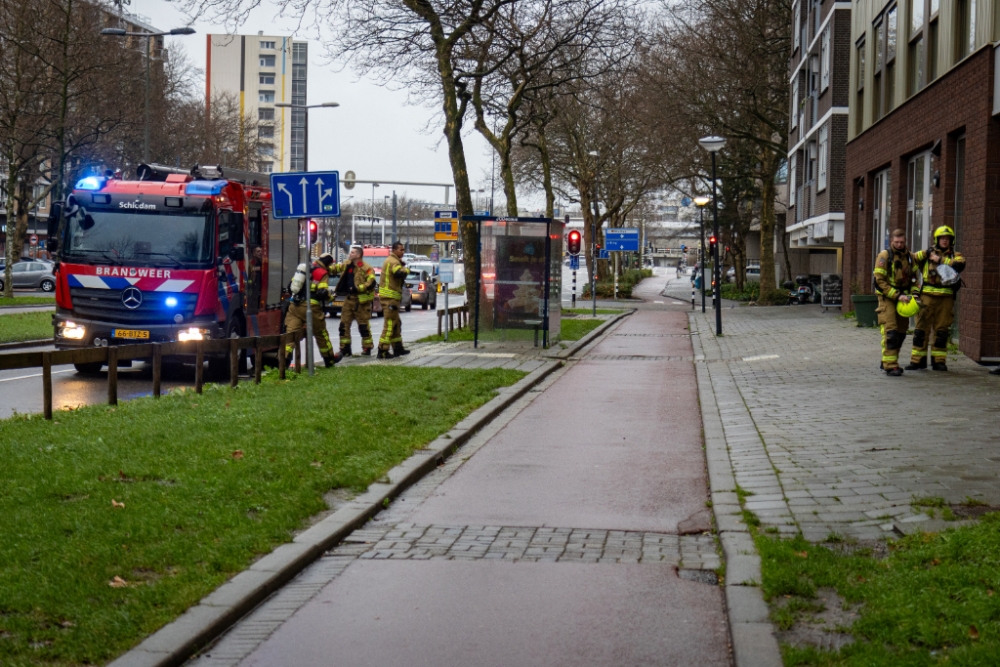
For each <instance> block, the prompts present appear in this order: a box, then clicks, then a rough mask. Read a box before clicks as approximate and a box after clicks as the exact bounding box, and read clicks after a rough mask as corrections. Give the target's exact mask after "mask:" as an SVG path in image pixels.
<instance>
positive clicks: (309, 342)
mask: <svg viewBox="0 0 1000 667" xmlns="http://www.w3.org/2000/svg"><path fill="white" fill-rule="evenodd" d="M299 221H300V222H301V223H302V232H303V233H304V234H305V246H306V262H305V264H306V367H307V368H308V369H309V375H314V374H315V367H314V366H313V310H312V268H311V267H310V265H309V220H308V219H306V218H300V219H299Z"/></svg>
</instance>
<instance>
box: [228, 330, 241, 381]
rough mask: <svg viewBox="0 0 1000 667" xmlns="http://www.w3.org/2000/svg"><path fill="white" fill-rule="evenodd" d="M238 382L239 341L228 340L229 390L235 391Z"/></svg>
mask: <svg viewBox="0 0 1000 667" xmlns="http://www.w3.org/2000/svg"><path fill="white" fill-rule="evenodd" d="M239 382H240V340H239V339H238V338H230V339H229V388H230V389H236V386H237V385H238V384H239Z"/></svg>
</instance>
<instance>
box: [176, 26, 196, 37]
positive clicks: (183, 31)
mask: <svg viewBox="0 0 1000 667" xmlns="http://www.w3.org/2000/svg"><path fill="white" fill-rule="evenodd" d="M170 34H171V35H193V34H194V28H192V27H191V26H189V25H186V26H184V27H183V28H174V29H172V30H171V31H170Z"/></svg>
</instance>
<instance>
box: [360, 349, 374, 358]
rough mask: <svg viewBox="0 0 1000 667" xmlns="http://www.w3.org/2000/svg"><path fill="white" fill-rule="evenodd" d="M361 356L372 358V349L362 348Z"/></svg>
mask: <svg viewBox="0 0 1000 667" xmlns="http://www.w3.org/2000/svg"><path fill="white" fill-rule="evenodd" d="M361 356H363V357H370V356H372V349H371V348H370V347H363V348H361Z"/></svg>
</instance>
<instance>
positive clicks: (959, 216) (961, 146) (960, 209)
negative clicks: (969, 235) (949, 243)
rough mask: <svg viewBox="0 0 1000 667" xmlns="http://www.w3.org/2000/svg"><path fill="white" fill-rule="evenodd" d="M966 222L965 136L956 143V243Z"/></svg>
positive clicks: (954, 225)
mask: <svg viewBox="0 0 1000 667" xmlns="http://www.w3.org/2000/svg"><path fill="white" fill-rule="evenodd" d="M964 220H965V135H964V134H963V135H962V136H960V137H959V138H958V141H956V142H955V219H954V221H953V222H952V225H951V226H952V228H953V229H954V230H955V241H958V236H959V234H961V233H962V222H963V221H964Z"/></svg>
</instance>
